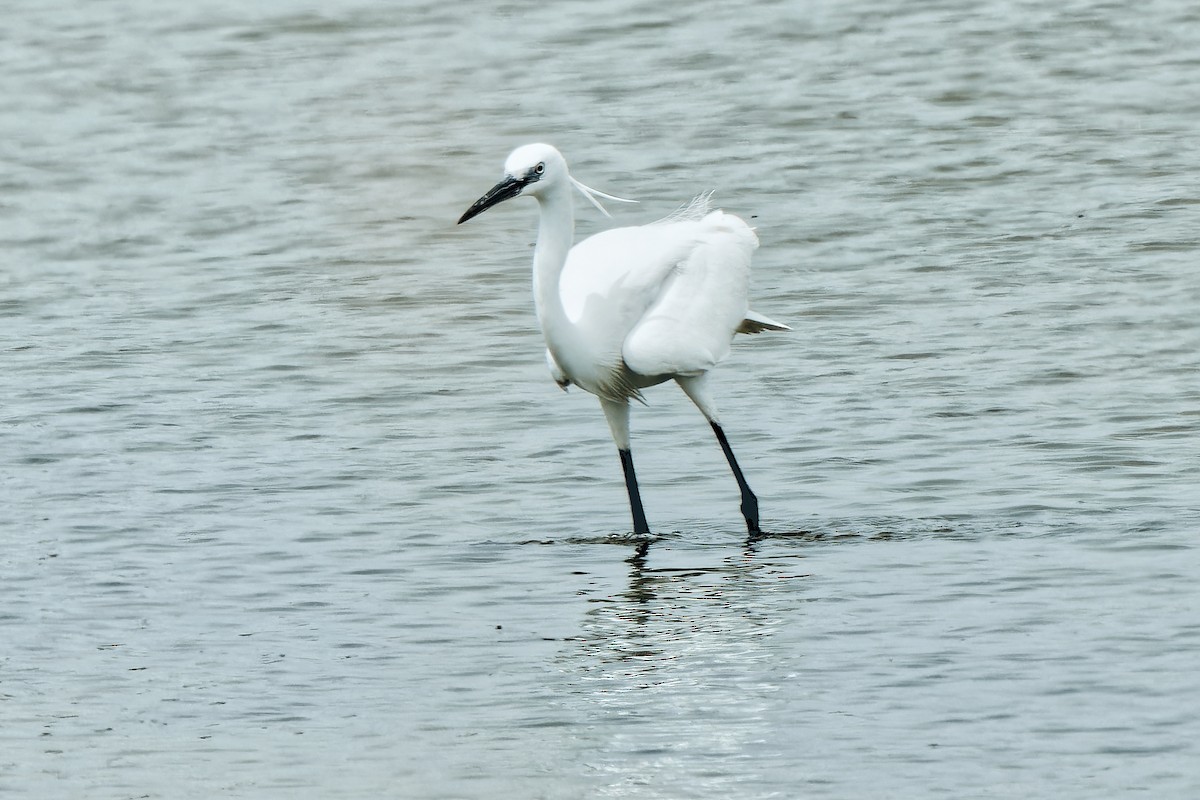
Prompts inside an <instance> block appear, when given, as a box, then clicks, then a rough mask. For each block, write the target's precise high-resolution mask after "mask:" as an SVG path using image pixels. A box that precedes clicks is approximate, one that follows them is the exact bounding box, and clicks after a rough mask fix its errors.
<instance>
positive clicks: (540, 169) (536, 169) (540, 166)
mask: <svg viewBox="0 0 1200 800" xmlns="http://www.w3.org/2000/svg"><path fill="white" fill-rule="evenodd" d="M533 171H534V172H536V173H537V174H538V175H541V174H542V173H543V172H545V171H546V162H545V161H539V162H538V165H537V166H536V167H534V168H533Z"/></svg>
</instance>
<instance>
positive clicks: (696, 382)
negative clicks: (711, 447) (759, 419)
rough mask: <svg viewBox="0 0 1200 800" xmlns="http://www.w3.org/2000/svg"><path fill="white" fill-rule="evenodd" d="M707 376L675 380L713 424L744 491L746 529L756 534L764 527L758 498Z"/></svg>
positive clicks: (743, 504)
mask: <svg viewBox="0 0 1200 800" xmlns="http://www.w3.org/2000/svg"><path fill="white" fill-rule="evenodd" d="M707 378H708V376H707V375H704V374H701V375H697V376H695V377H692V378H684V377H677V378H675V382H676V383H678V384H679V388H681V389H683V391H684V392H685V393H686V394H687V396H688V397H690V398H691V399H692V402H693V403H695V404H696V408H698V409H700V413H701V414H703V415H704V418H705V419H707V420H708V423H709V424H710V425H712V429H713V433H715V434H716V435H717V441H718V442H719V443H720V444H721V452H723V453H724V454H725V460H726V461H728V462H729V468H730V469H731V470H733V477H734V479H736V480H737V485H738V489H739V490H741V493H742V506H741V508H742V516H743V517H744V518H745V519H746V529H747V530H748V531H749V532H750V535H751V536H754V535H756V534H759V533H762V529H761V528H760V527H758V498H757V497H755V495H754V492H752V491H750V484H748V483H746V476H745V475H743V474H742V468H741V467H740V466H738V462H737V459H736V458H734V456H733V449H732V448H731V447H730V446H729V439H727V438H726V437H725V429H724V428H722V427H721V422H720V421H719V420H718V419H717V406H716V404H715V403H714V402H713V399H712V395H710V394H709V392H708V385H707Z"/></svg>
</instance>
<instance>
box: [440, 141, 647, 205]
mask: <svg viewBox="0 0 1200 800" xmlns="http://www.w3.org/2000/svg"><path fill="white" fill-rule="evenodd" d="M563 184H570V185H573V186H574V187H575V188H577V189H578V190H579V191H580V192H582V193H583V196H584V197H586V198H587V199H588V200H590V201H591V202H592V205H594V206H595V207H596V208H598V209H600V210H601V211H602V212H603V213H604V215H605V216H608V212H607V211H605V209H604V206H602V205H600V201H599V200H597V199H596V197H603V198H606V199H608V200H617V201H620V202H622V203H635V202H637V201H636V200H625V199H623V198H620V197H613V196H612V195H610V194H605V193H604V192H598V191H596V190H595V189H591V188H589V187H587V186H584V185H583V184H582V183H580V182H579V181H577V180H575V179H574V178H572V177H571V173H570V172H569V171H568V170H567V160H566V159H565V158H563V156H562V153H560V152H558V150H556V149H555V148H553V147H552V146H550V145H548V144H527V145H524V146H522V147H518V148H517V149H516V150H513V151H512V154H511V155H509V157H508V160H507V161H505V162H504V178H503V179H502V180H501V181H500V182H499V183H497V184H496V185H495V186H493V187H492V188H491V189H489V190H488V192H487V194H485V195H484V196H483V197H481V198H479V199H478V200H476V201H475V204H474V205H472V206H471V207H470V208H468V209H467V210H466V213H464V214H463V215H462V216H461V217H460V218H459V220H458V224H459V225H461V224H463V223H464V222H466V221H467V220H469V219H470V218H471V217H474V216H477V215H479V214H482V213H483V212H484V211H487V210H488V209H489V208H491V207H492V206H494V205H496V204H497V203H503V202H504V201H505V200H508V199H509V198H512V197H517V196H519V195H528V196H530V197H538V196H541V195H544V194H547V193H549V192H550V191H551V190H552V189H554V188H556V187H558V186H562V185H563Z"/></svg>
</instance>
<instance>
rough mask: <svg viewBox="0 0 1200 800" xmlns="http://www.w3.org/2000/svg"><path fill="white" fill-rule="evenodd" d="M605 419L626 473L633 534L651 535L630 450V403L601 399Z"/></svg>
mask: <svg viewBox="0 0 1200 800" xmlns="http://www.w3.org/2000/svg"><path fill="white" fill-rule="evenodd" d="M600 407H601V408H603V409H604V418H605V419H607V420H608V427H609V430H611V431H612V437H613V441H614V442H616V443H617V453H618V454H619V455H620V456H621V471H622V472H624V473H625V491H627V492H628V493H629V510H630V512H631V513H632V514H633V532H634V533H635V534H636V535H638V536H643V535H646V534H649V533H650V526H649V525H648V524H646V511H645V509H643V508H642V494H641V492H640V491H638V483H637V473H635V472H634V471H633V453H632V452H630V449H629V403H628V402H625V401H621V402H617V401H614V400H607V399H605V398H603V397H602V398H600Z"/></svg>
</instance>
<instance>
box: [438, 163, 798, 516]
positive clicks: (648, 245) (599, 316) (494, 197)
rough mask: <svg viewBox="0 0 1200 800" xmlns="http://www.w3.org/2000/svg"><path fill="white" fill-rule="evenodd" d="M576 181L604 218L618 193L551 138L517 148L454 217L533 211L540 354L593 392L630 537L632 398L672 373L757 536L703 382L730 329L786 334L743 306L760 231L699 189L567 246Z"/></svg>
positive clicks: (563, 382)
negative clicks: (594, 179)
mask: <svg viewBox="0 0 1200 800" xmlns="http://www.w3.org/2000/svg"><path fill="white" fill-rule="evenodd" d="M572 186H574V187H575V188H576V189H578V190H579V191H580V192H582V193H583V196H584V197H586V198H587V199H588V200H590V201H591V202H592V204H593V205H595V206H596V208H598V209H600V211H601V212H603V213H604V214H605V216H608V212H607V211H605V209H604V206H602V205H601V204H600V201H599V200H597V197H603V198H605V199H608V200H617V201H621V202H633V201H629V200H622V198H619V197H613V196H612V195H608V194H604V193H603V192H599V191H596V190H595V189H592V188H589V187H587V186H584V185H583V184H582V183H580V182H579V181H577V180H575V179H574V178H573V177H571V174H570V172H569V171H568V170H567V162H566V160H565V159H564V158H563V157H562V154H561V153H559V152H558V150H556V149H554V148H553V147H551V146H550V145H548V144H530V145H525V146H524V147H519V148H517V149H516V150H514V151H513V153H512V155H510V156H509V157H508V161H507V162H505V165H504V178H503V179H502V180H501V181H500V182H499V183H497V184H496V185H495V186H494V187H492V189H491V190H490V191H489V192H488V193H487V194H485V195H484V196H483V197H481V198H479V200H478V201H476V202H475V204H474V205H472V206H471V207H470V208H469V209H467V211H466V213H464V214H463V215H462V217H461V218H460V219H459V220H458V222H459V224H460V225H461V224H462V223H464V222H466V221H467V220H469V219H471V218H472V217H474V216H476V215H477V214H480V213H482V212H483V211H485V210H487V209H489V208H491V207H492V206H494V205H496V204H497V203H501V202H503V201H505V200H508V199H509V198H512V197H518V196H529V197H532V198H534V199H535V200H537V202H538V207H539V209H540V212H541V213H540V217H541V219H540V222H539V224H538V237H537V246H536V247H535V248H534V251H533V297H534V303H535V305H536V307H537V316H538V321H539V322H540V323H541V326H542V334H543V335H544V336H545V339H546V348H547V349H546V361H547V364H548V365H549V367H550V372H551V374H552V375H553V376H554V379H555V381H557V383H558V385H559V386H561V387H562V388H563V389H564V390H565V389H566V388H567V387H568V386H569V385H570V384H572V383H573V384H575V385H576V386H579V387H580V388H582V389H584V390H585V391H588V392H591V393H592V394H594V395H596V396H597V397H598V398H600V405H601V407H602V408H603V409H604V416H605V418H606V419H607V420H608V426H609V428H610V429H611V430H612V436H613V440H614V441H615V442H616V445H617V451H618V453H619V455H620V457H621V468H622V470H623V472H624V474H625V488H626V490H627V491H628V492H629V507H630V510H631V512H632V513H633V530H634V533H635V534H648V533H650V527H649V525H647V524H646V512H645V511H644V510H643V508H642V499H641V495H640V493H639V492H638V484H637V476H636V475H635V473H634V471H633V456H632V454H631V452H630V447H629V400H630V398H632V399H634V400H638V401H641V402H644V400H643V399H642V392H641V390H642V389H645V388H646V387H648V386H654V385H656V384H659V383H663V382H664V381H668V380H674V381H675V382H676V383H677V384H679V386H680V388H682V389H683V391H684V392H685V393H687V396H688V397H690V398H691V400H692V402H693V403H695V404H696V407H697V408H699V409H700V411H701V413H703V414H704V416H705V417H706V418H707V419H708V421H709V424H711V425H712V429H713V432H714V433H715V434H716V436H717V441H718V442H719V443H720V445H721V450H722V452H724V454H725V459H726V460H727V461H728V462H729V467H730V469H732V470H733V476H734V478H736V479H737V484H738V488H739V489H740V490H741V493H742V505H741V509H742V516H743V517H745V519H746V527H747V529H749V531H750V533H751V534H757V533H759V532H760V528H759V524H758V499H757V498H756V497H755V496H754V492H752V491H750V486H749V484H747V483H746V478H745V476H744V475H743V474H742V469H741V467H739V466H738V462H737V459H736V458H734V456H733V450H732V449H730V447H729V440H728V439H727V438H726V437H725V430H724V429H723V428H722V427H721V423H720V420H719V419H718V416H717V408H716V405H715V404H714V403H713V400H712V397H711V395H710V394H709V390H708V388H707V385H706V381H707V373H708V370H710V369H712V368H713V367H714V366H716V365H717V362H719V361H721V359H723V358H725V356H727V355H728V354H729V345H730V343H731V342H732V340H733V336H734V334H735V333H759V332H760V331H765V330H772V331H786V330H790V328H788V326H786V325H783V324H781V323H779V322H775V321H774V320H771V319H769V318H767V317H765V316H763V315H762V314H758V313H755V312H753V311H751V310H750V307H749V305H748V302H747V299H746V295H747V287H748V284H749V279H750V255H751V253H752V252H753V251H754V249H755V248H756V247H758V238H757V237H756V236H755V235H754V231H753V230H752V229H751V228H750V226H748V225H747V224H746V223H745V222H744V221H742V220H741V219H739V218H738V217H735V216H733V215H732V214H726V213H724V212H723V211H710V210H709V196H710V195H701V196H700V197H698V198H696V199H695V200H693V201H692V203H691V204H690V205H688V206H687V207H686V208H684V209H682V210H681V211H679V212H677V213H676V214H674V215H672V216H670V217H668V218H666V219H663V220H660V221H658V222H653V223H651V224H649V225H640V226H635V227H629V228H614V229H612V230H608V231H604V232H603V233H598V234H596V235H595V236H591V237H589V238H587V239H585V240H584V241H582V242H580V243H579V244H577V245H575V246H574V247H572V246H571V245H572V242H573V241H574V238H575V211H574V207H573V205H572V202H571V187H572Z"/></svg>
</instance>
